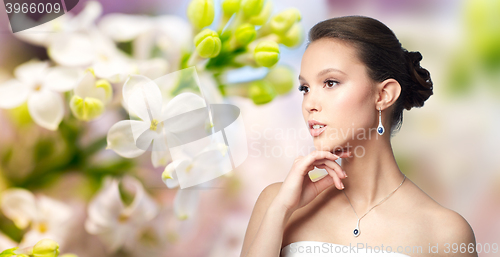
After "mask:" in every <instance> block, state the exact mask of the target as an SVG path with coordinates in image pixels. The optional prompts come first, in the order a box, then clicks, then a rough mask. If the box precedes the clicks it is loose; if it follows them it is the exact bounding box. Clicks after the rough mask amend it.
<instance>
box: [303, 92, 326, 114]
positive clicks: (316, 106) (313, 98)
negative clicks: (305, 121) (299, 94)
mask: <svg viewBox="0 0 500 257" xmlns="http://www.w3.org/2000/svg"><path fill="white" fill-rule="evenodd" d="M320 102H321V101H320V99H319V95H315V94H314V93H313V90H309V92H307V97H305V98H304V100H303V101H302V105H303V107H304V110H305V111H307V112H309V113H311V112H319V111H321V104H320Z"/></svg>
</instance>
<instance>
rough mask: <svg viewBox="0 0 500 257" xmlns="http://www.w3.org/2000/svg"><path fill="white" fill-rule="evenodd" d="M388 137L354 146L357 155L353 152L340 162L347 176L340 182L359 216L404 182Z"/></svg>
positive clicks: (384, 136)
mask: <svg viewBox="0 0 500 257" xmlns="http://www.w3.org/2000/svg"><path fill="white" fill-rule="evenodd" d="M388 136H389V135H387V134H386V135H383V136H382V137H381V136H378V138H377V139H376V140H365V141H363V142H362V143H363V144H357V146H358V147H357V148H358V151H357V153H356V152H352V154H351V157H348V158H343V159H342V163H341V166H342V169H343V170H345V172H346V173H347V176H348V177H347V178H346V179H343V180H342V183H344V186H345V188H344V191H345V193H346V195H347V196H348V197H349V200H350V201H351V203H352V205H353V206H354V208H356V211H357V212H358V213H359V214H360V215H362V214H364V213H365V212H366V211H368V210H369V209H370V208H371V207H373V206H374V205H376V204H378V203H379V202H380V201H382V200H383V199H384V198H385V197H387V196H388V195H389V194H390V193H392V192H393V191H394V190H395V189H396V188H397V187H398V186H399V185H400V184H401V182H402V181H403V178H404V174H403V173H401V171H400V170H399V168H398V165H397V163H396V160H395V158H394V154H393V152H392V147H391V144H390V141H389V138H388ZM359 146H362V147H359ZM362 149H364V154H363V151H362ZM353 150H354V148H352V149H351V151H353Z"/></svg>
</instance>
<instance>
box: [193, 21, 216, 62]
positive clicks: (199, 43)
mask: <svg viewBox="0 0 500 257" xmlns="http://www.w3.org/2000/svg"><path fill="white" fill-rule="evenodd" d="M194 45H195V46H196V52H198V54H199V55H200V56H201V57H203V58H213V57H216V56H217V55H219V52H220V49H221V41H220V38H219V34H217V32H215V31H213V30H211V29H208V28H207V29H204V30H202V31H201V32H200V33H198V35H196V36H195V37H194Z"/></svg>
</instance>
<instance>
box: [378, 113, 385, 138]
mask: <svg viewBox="0 0 500 257" xmlns="http://www.w3.org/2000/svg"><path fill="white" fill-rule="evenodd" d="M384 131H385V129H384V125H382V109H380V107H379V108H378V128H377V132H378V134H379V135H383V134H384Z"/></svg>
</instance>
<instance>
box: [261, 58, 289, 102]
mask: <svg viewBox="0 0 500 257" xmlns="http://www.w3.org/2000/svg"><path fill="white" fill-rule="evenodd" d="M264 79H265V80H267V81H269V83H271V85H272V87H273V89H274V91H276V93H278V94H279V95H283V94H286V93H288V92H290V90H292V88H293V85H294V73H293V72H292V70H291V69H290V68H288V67H287V66H284V65H279V66H276V67H274V68H272V69H271V70H270V71H269V72H268V73H267V75H266V77H265V78H264Z"/></svg>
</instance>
